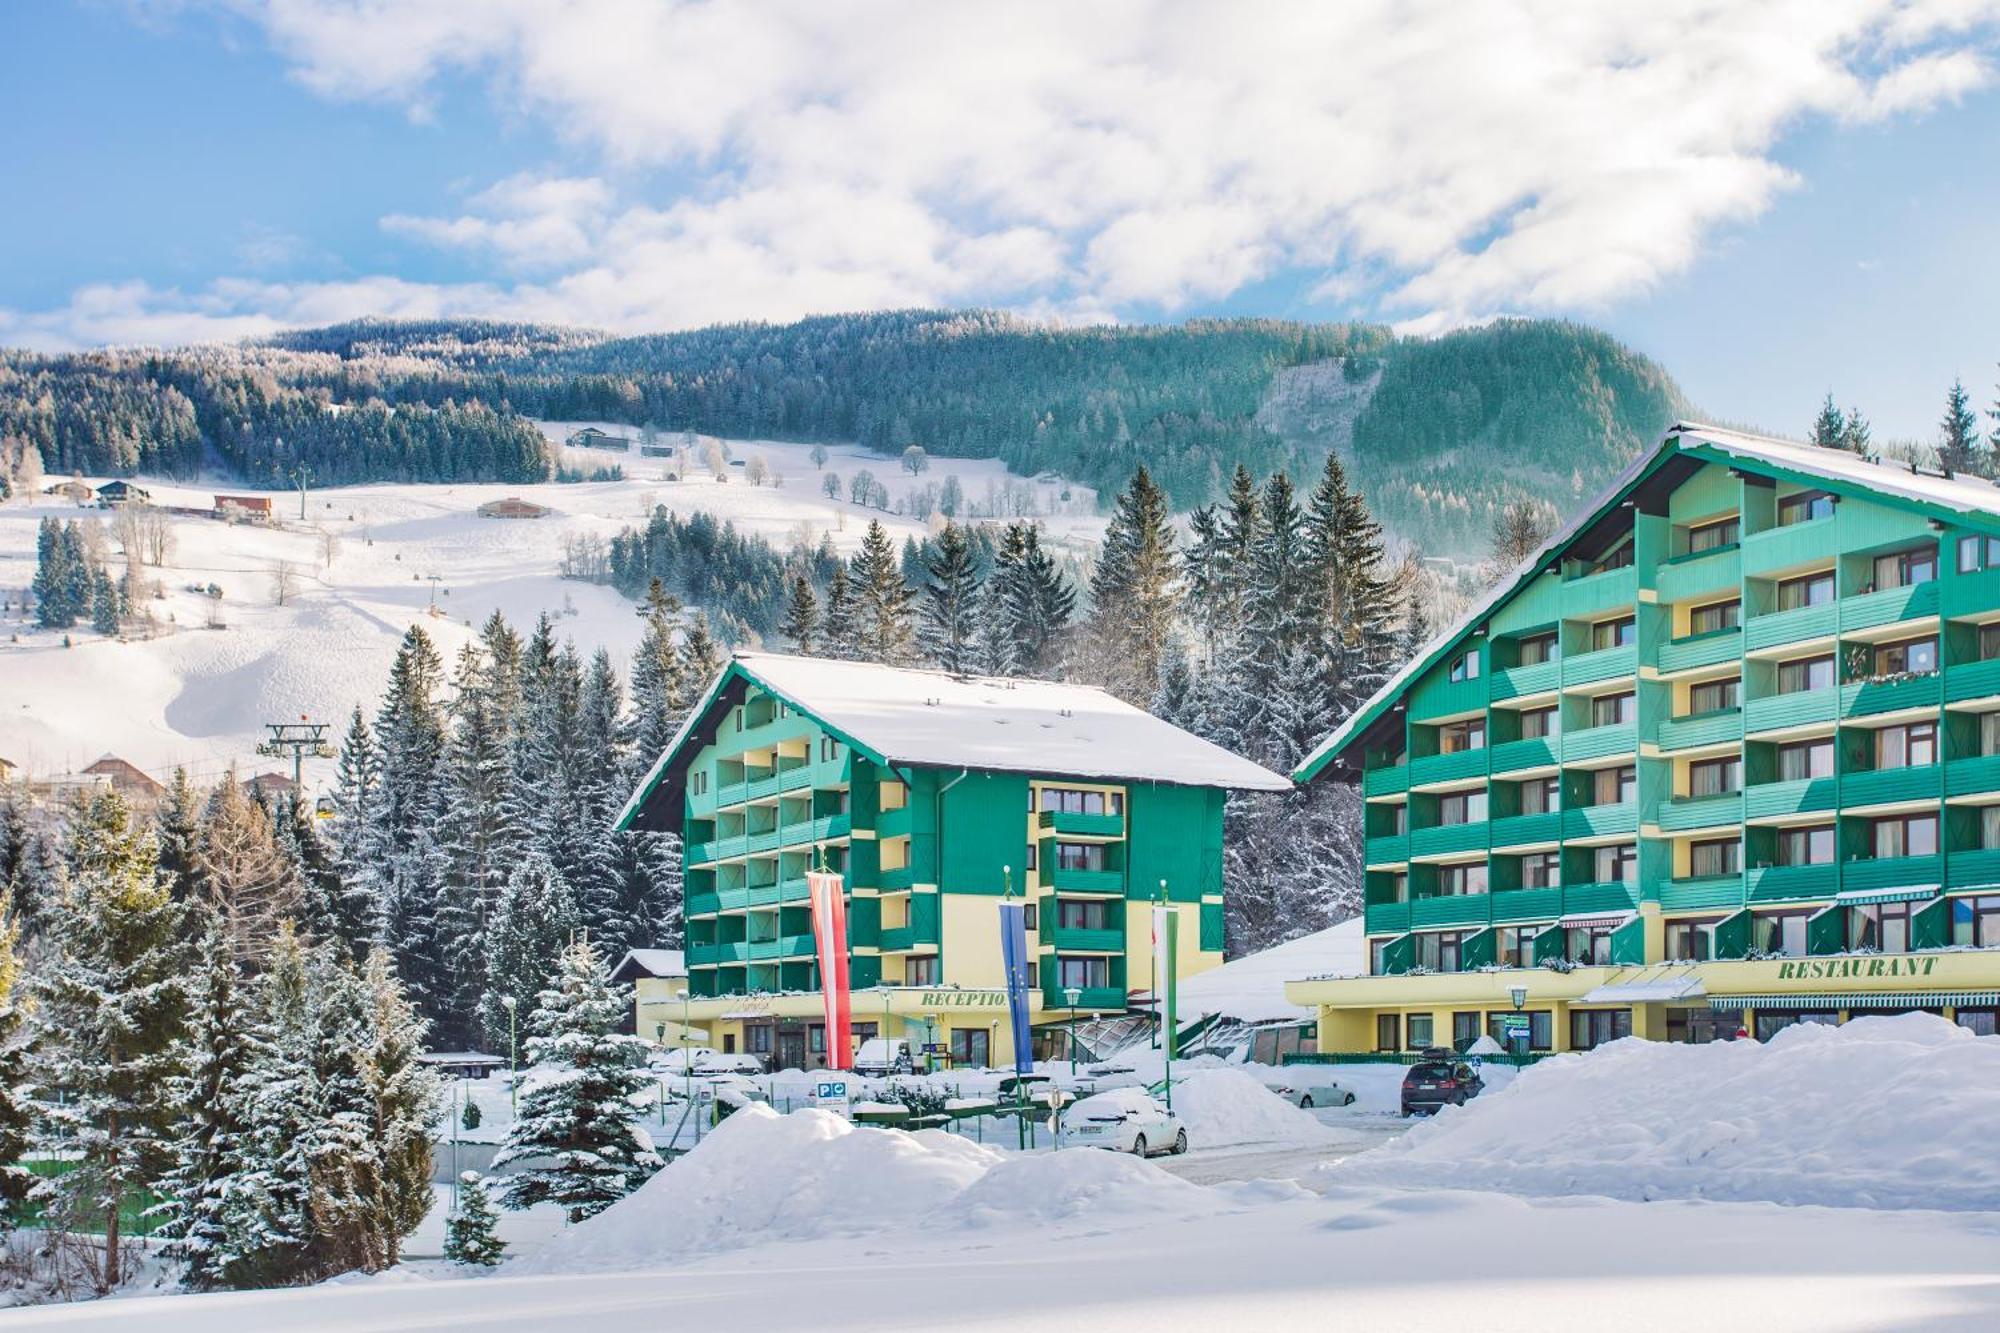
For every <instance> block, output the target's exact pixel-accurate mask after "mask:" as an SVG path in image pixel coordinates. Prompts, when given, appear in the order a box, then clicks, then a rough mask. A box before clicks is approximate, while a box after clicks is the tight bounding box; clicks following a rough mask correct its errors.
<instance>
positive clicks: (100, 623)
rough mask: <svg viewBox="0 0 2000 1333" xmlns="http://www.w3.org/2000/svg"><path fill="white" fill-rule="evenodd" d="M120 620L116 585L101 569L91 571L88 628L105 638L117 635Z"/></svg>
mask: <svg viewBox="0 0 2000 1333" xmlns="http://www.w3.org/2000/svg"><path fill="white" fill-rule="evenodd" d="M121 619H122V616H121V612H120V607H119V598H118V585H117V584H116V583H113V582H112V581H111V575H109V574H107V573H105V572H104V570H103V569H102V568H99V569H95V570H92V571H91V575H90V627H91V628H92V629H94V630H96V631H97V632H98V633H99V634H103V635H106V636H107V637H110V636H115V635H116V634H117V633H118V626H119V623H120V621H121Z"/></svg>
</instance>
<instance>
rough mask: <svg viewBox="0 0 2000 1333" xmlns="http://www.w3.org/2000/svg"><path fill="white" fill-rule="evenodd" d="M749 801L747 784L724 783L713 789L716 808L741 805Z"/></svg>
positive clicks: (748, 785) (748, 786)
mask: <svg viewBox="0 0 2000 1333" xmlns="http://www.w3.org/2000/svg"><path fill="white" fill-rule="evenodd" d="M749 799H750V784H749V783H748V782H724V783H719V784H717V786H716V788H715V803H716V805H718V806H724V805H741V804H743V803H744V802H745V801H747V800H749Z"/></svg>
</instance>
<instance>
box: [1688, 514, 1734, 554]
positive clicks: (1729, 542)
mask: <svg viewBox="0 0 2000 1333" xmlns="http://www.w3.org/2000/svg"><path fill="white" fill-rule="evenodd" d="M1741 530H1742V525H1741V524H1739V523H1738V522H1737V521H1736V517H1735V516H1734V515H1731V516H1730V517H1728V518H1720V519H1717V520H1715V521H1714V522H1713V523H1699V524H1696V525H1695V526H1694V527H1691V528H1689V529H1688V554H1689V555H1699V554H1701V553H1702V552H1703V551H1713V550H1716V549H1717V548H1718V547H1723V546H1734V545H1736V541H1737V537H1738V534H1739V533H1740V532H1741Z"/></svg>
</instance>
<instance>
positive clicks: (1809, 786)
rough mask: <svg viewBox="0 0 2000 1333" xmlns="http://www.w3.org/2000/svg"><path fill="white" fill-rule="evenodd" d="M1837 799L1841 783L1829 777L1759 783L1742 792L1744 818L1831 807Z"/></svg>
mask: <svg viewBox="0 0 2000 1333" xmlns="http://www.w3.org/2000/svg"><path fill="white" fill-rule="evenodd" d="M1839 801H1840V784H1839V783H1838V782H1836V781H1835V780H1834V779H1832V778H1800V779H1798V780H1797V781H1794V782H1760V783H1758V784H1757V785H1756V786H1754V787H1749V788H1746V789H1745V790H1744V793H1743V817H1744V818H1745V819H1775V818H1778V817H1780V816H1784V815H1803V814H1811V813H1813V812H1815V811H1819V810H1831V809H1833V808H1834V806H1835V805H1837V804H1839Z"/></svg>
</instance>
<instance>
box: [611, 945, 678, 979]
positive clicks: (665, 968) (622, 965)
mask: <svg viewBox="0 0 2000 1333" xmlns="http://www.w3.org/2000/svg"><path fill="white" fill-rule="evenodd" d="M628 967H633V968H637V969H639V970H640V971H642V972H644V973H645V974H646V975H647V976H652V977H684V976H686V975H687V974H688V970H687V955H686V954H685V953H683V952H681V951H680V950H679V949H627V950H626V951H625V956H624V957H623V958H621V959H619V960H618V966H616V967H614V968H612V969H611V976H612V978H613V979H614V980H619V979H623V978H624V977H626V976H628V975H629V973H627V972H626V970H625V969H626V968H628Z"/></svg>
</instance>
